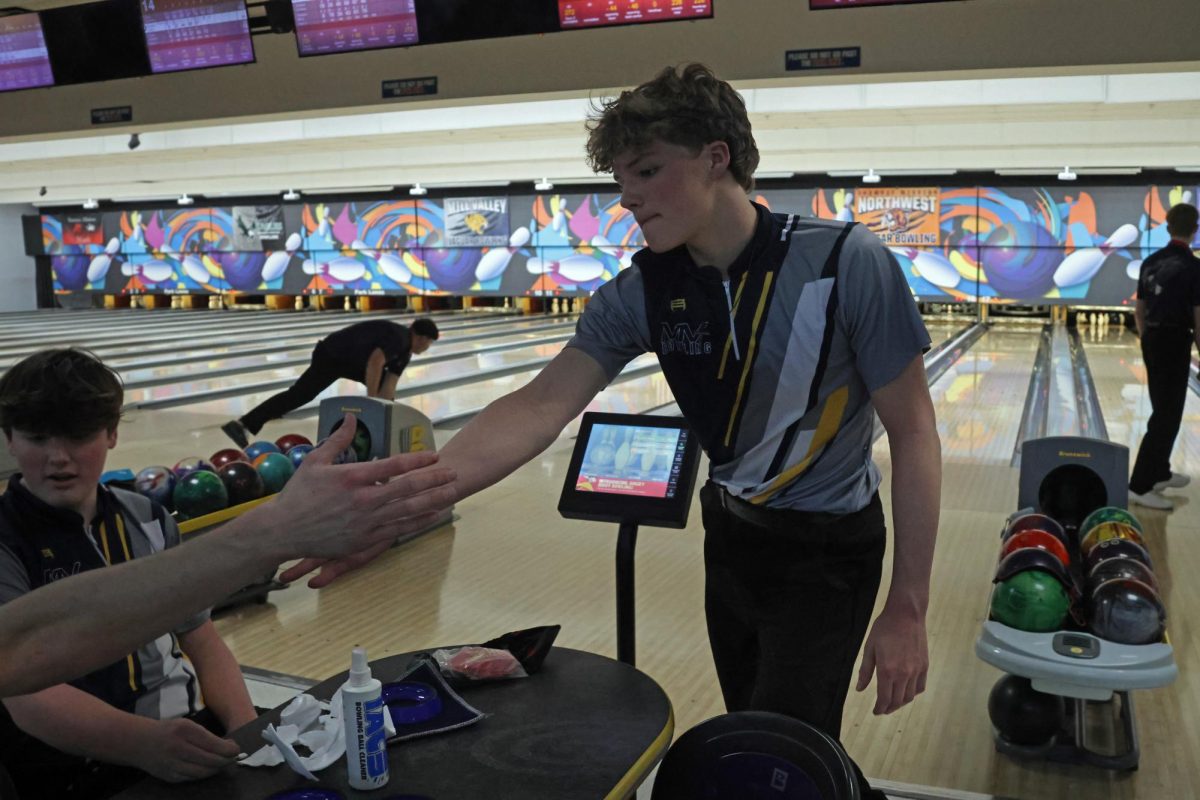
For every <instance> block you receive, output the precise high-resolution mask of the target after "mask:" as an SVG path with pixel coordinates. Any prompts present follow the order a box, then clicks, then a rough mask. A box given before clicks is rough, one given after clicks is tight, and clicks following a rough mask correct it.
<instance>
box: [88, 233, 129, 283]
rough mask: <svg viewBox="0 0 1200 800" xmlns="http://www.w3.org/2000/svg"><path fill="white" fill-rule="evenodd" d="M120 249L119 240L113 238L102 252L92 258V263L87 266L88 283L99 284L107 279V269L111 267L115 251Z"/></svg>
mask: <svg viewBox="0 0 1200 800" xmlns="http://www.w3.org/2000/svg"><path fill="white" fill-rule="evenodd" d="M120 249H121V242H120V240H119V239H117V238H116V237H115V236H114V237H113V238H112V239H109V240H108V244H107V245H106V246H105V248H104V252H103V253H101V254H100V255H98V256H96V257H95V258H93V259H92V262H91V263H90V264H88V269H87V280H88V283H101V282H103V281H104V279H105V278H106V277H108V268H109V267H110V266H111V265H112V261H113V258H115V257H116V255H117V251H119V250H120Z"/></svg>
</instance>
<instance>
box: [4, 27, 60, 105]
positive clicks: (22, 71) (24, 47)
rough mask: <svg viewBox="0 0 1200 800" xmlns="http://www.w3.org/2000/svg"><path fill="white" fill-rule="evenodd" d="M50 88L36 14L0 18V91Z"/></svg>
mask: <svg viewBox="0 0 1200 800" xmlns="http://www.w3.org/2000/svg"><path fill="white" fill-rule="evenodd" d="M53 85H54V72H53V71H52V70H51V69H50V54H49V53H47V52H46V39H45V37H44V36H43V35H42V21H41V20H40V19H39V18H38V15H37V14H14V15H13V16H10V17H0V92H8V91H12V90H14V89H32V88H34V87H36V86H53Z"/></svg>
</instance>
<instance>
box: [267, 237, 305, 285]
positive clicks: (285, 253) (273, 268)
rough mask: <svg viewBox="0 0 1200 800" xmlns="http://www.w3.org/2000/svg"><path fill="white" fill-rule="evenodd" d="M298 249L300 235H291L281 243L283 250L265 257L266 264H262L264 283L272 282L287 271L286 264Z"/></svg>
mask: <svg viewBox="0 0 1200 800" xmlns="http://www.w3.org/2000/svg"><path fill="white" fill-rule="evenodd" d="M299 249H300V234H298V233H293V234H291V235H290V236H288V238H287V241H286V242H284V243H283V250H282V251H280V250H276V251H275V252H274V253H271V255H269V256H267V262H266V263H265V264H263V268H262V279H263V280H264V281H273V280H275V279H276V278H278V277H279V276H280V275H282V274H283V272H284V270H286V269H287V265H288V262H290V261H291V260H292V256H293V255H295V253H296V251H297V250H299Z"/></svg>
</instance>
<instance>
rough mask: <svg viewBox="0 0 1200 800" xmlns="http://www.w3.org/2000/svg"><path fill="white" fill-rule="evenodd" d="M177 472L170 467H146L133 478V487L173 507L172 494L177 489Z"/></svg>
mask: <svg viewBox="0 0 1200 800" xmlns="http://www.w3.org/2000/svg"><path fill="white" fill-rule="evenodd" d="M175 480H176V478H175V473H174V472H172V471H171V468H170V467H161V466H154V467H146V468H145V469H144V470H142V471H141V472H139V473H138V474H137V476H136V477H135V478H134V479H133V487H134V488H135V489H137V491H138V493H139V494H143V495H145V496H146V497H149V498H150V499H151V500H153V501H155V502H156V503H158V504H159V505H161V506H164V507H166V508H173V505H172V502H171V495H172V493H173V492H174V491H175Z"/></svg>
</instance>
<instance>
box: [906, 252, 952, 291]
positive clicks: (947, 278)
mask: <svg viewBox="0 0 1200 800" xmlns="http://www.w3.org/2000/svg"><path fill="white" fill-rule="evenodd" d="M888 249H889V250H891V251H892V252H893V253H895V254H896V255H898V256H901V257H903V258H904V259H907V260H908V261H909V262H910V263H912V265H913V269H915V270H916V271H917V274H918V275H920V276H921V277H922V278H924V279H925V280H927V281H929V282H930V283H932V284H933V285H934V286H937V287H938V288H940V289H953V288H955V287H956V286H958V284H959V282H961V281H962V273H960V272H959V271H958V270H957V269H955V267H954V265H953V264H951V263H950V261H949V259H947V258H946V257H944V256H942V255H941V254H939V253H934V252H932V251H928V250H917V249H915V248H912V247H889V248H888Z"/></svg>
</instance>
